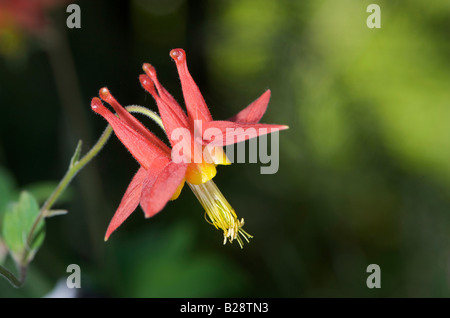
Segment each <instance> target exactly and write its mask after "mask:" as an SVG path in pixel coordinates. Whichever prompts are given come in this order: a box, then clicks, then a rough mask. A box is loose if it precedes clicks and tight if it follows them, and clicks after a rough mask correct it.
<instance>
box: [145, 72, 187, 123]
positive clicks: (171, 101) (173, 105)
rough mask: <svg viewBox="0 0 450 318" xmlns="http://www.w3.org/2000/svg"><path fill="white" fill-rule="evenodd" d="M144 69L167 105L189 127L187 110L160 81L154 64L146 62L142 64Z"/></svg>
mask: <svg viewBox="0 0 450 318" xmlns="http://www.w3.org/2000/svg"><path fill="white" fill-rule="evenodd" d="M142 69H143V70H144V71H145V73H146V74H147V75H148V77H150V79H151V80H152V81H153V83H154V84H155V87H156V89H157V90H158V96H159V97H160V98H161V99H162V100H163V101H164V102H165V103H166V106H167V107H169V108H170V109H171V111H172V112H173V113H174V114H176V116H177V119H178V120H179V121H181V122H182V125H183V126H184V127H188V126H189V123H188V118H187V116H186V114H185V112H184V111H183V109H182V108H181V107H180V105H179V104H178V103H177V101H176V100H175V98H173V96H172V95H170V94H169V92H168V91H167V90H166V89H165V88H164V87H163V86H162V85H161V84H160V83H159V80H158V77H157V75H156V70H155V68H154V67H153V66H151V65H150V64H148V63H145V64H144V65H143V66H142ZM141 83H142V81H141ZM152 95H153V94H152ZM158 106H159V105H158Z"/></svg>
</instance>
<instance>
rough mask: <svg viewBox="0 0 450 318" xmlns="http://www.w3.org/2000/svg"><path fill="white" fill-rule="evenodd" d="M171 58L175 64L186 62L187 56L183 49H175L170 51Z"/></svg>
mask: <svg viewBox="0 0 450 318" xmlns="http://www.w3.org/2000/svg"><path fill="white" fill-rule="evenodd" d="M170 57H171V58H173V59H174V61H175V62H184V61H185V60H186V54H185V53H184V50H183V49H173V50H172V51H170Z"/></svg>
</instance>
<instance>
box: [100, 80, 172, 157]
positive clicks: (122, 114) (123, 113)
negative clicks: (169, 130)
mask: <svg viewBox="0 0 450 318" xmlns="http://www.w3.org/2000/svg"><path fill="white" fill-rule="evenodd" d="M99 95H100V98H101V99H103V100H104V101H105V102H107V103H108V104H110V105H111V106H112V108H114V110H115V111H116V113H117V114H118V115H119V118H120V119H121V120H122V121H124V122H125V123H127V125H128V126H130V127H131V128H133V129H134V130H135V131H137V132H138V133H139V134H141V135H142V136H144V137H145V138H146V139H148V140H150V141H151V143H153V144H155V145H157V146H158V147H160V148H161V149H162V150H164V151H169V149H168V147H167V145H166V144H165V143H163V142H162V141H161V140H160V139H159V138H158V137H156V136H155V135H154V134H152V133H151V132H150V131H149V130H148V129H147V128H146V127H145V126H144V125H142V124H141V122H140V121H139V120H137V119H136V118H135V117H134V116H133V115H131V114H130V113H129V112H128V111H127V110H126V109H125V108H123V107H122V106H121V105H120V104H119V103H118V102H117V100H116V99H115V98H114V97H113V96H112V95H111V93H110V92H109V90H108V89H107V88H106V87H104V88H102V89H101V90H100V92H99Z"/></svg>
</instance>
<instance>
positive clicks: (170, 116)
mask: <svg viewBox="0 0 450 318" xmlns="http://www.w3.org/2000/svg"><path fill="white" fill-rule="evenodd" d="M139 80H140V82H141V84H142V87H144V88H145V90H147V91H148V92H149V93H150V94H151V95H152V96H153V98H154V99H155V101H156V104H157V105H158V110H159V115H160V116H161V119H162V121H163V124H164V128H165V130H166V134H167V137H168V138H169V141H170V144H171V145H172V147H173V146H174V145H175V144H176V143H177V141H175V140H173V139H172V136H173V135H172V133H173V131H174V130H175V129H177V128H184V129H185V130H186V131H189V130H188V119H187V117H186V114H185V113H184V112H183V110H182V109H181V107H180V106H179V105H178V104H177V103H176V102H173V101H171V99H169V98H167V96H166V98H164V99H163V98H161V97H160V96H159V95H158V94H157V93H156V91H155V88H154V86H153V83H152V80H151V79H150V78H149V77H148V76H147V75H144V74H142V75H141V76H139ZM189 138H190V137H189Z"/></svg>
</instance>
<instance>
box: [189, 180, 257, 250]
mask: <svg viewBox="0 0 450 318" xmlns="http://www.w3.org/2000/svg"><path fill="white" fill-rule="evenodd" d="M187 184H188V185H189V187H190V188H191V190H192V192H194V194H195V196H196V197H197V199H198V200H199V201H200V203H201V205H202V206H203V208H204V209H205V219H206V221H207V222H208V223H210V224H212V225H214V226H215V228H216V229H219V228H220V229H222V230H223V244H226V243H227V240H228V241H229V242H230V243H232V242H233V240H237V241H238V243H239V246H240V247H241V248H242V247H243V245H244V241H243V240H242V238H244V239H245V240H246V241H247V243H248V242H249V240H248V239H249V238H252V237H253V236H251V235H250V234H248V233H247V232H245V231H244V230H243V229H242V227H243V226H244V219H241V220H238V218H237V216H236V213H235V212H234V209H233V208H232V207H231V206H230V204H229V203H228V201H227V200H226V199H225V197H224V196H223V194H222V193H221V192H220V190H219V188H217V186H216V184H215V183H214V181H212V180H209V181H208V182H205V183H202V184H191V183H189V182H187ZM239 235H240V236H239Z"/></svg>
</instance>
